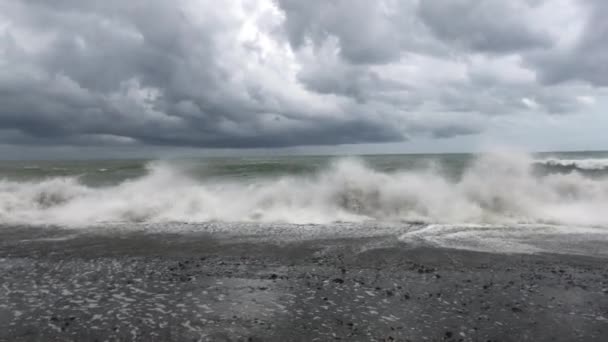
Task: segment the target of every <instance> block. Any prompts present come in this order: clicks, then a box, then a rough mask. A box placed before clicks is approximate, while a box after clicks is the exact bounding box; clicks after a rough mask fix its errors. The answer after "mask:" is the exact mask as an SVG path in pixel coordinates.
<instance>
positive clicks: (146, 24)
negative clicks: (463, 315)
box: [0, 0, 608, 157]
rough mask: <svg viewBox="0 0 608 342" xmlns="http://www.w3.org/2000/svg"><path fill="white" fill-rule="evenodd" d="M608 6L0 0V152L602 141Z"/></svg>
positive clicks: (396, 0)
mask: <svg viewBox="0 0 608 342" xmlns="http://www.w3.org/2000/svg"><path fill="white" fill-rule="evenodd" d="M606 17H608V2H607V1H604V0H544V1H543V0H510V1H503V0H483V1H482V0H478V1H475V0H378V1H368V0H306V1H304V0H225V1H221V2H219V1H215V0H175V1H166V0H146V1H139V0H132V1H124V0H105V1H92V0H91V1H88V0H85V1H83V0H56V1H48V0H0V154H1V155H2V156H4V157H11V156H23V155H25V156H28V155H31V156H40V155H42V156H44V155H49V154H50V155H53V154H57V155H62V154H68V155H78V153H82V151H88V152H86V153H90V152H91V151H95V152H96V153H97V152H98V153H100V154H102V155H103V154H110V155H111V154H112V153H116V154H121V153H123V154H134V155H137V154H138V153H144V154H145V153H149V152H150V151H208V150H210V149H218V148H221V149H222V151H240V150H246V151H249V150H251V149H254V148H258V149H259V148H261V149H263V150H273V149H278V150H280V151H292V152H297V151H313V152H314V151H321V152H324V151H325V152H327V151H329V152H331V151H347V152H440V151H468V150H476V149H478V148H479V147H480V146H487V145H493V144H500V145H511V144H512V145H517V146H520V147H523V148H527V149H533V150H561V149H608V134H606V130H607V129H608V118H607V115H608V112H607V110H606V109H608V38H607V37H608V21H607V20H605V18H606ZM79 151H80V152H79Z"/></svg>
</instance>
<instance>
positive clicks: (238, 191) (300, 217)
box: [0, 152, 608, 254]
mask: <svg viewBox="0 0 608 342" xmlns="http://www.w3.org/2000/svg"><path fill="white" fill-rule="evenodd" d="M607 177H608V152H585V153H551V154H536V155H526V154H521V153H507V152H496V153H489V154H484V155H469V154H446V155H375V156H356V157H315V156H306V157H304V156H302V157H273V158H259V157H258V158H210V159H195V160H194V159H191V160H186V159H180V160H112V161H18V162H17V161H3V162H0V179H1V180H0V225H3V226H15V225H27V226H42V227H44V226H49V227H50V226H54V227H57V226H59V227H65V228H70V229H89V230H90V229H102V228H101V227H114V228H113V229H116V227H120V229H124V230H129V229H133V230H142V229H143V230H146V229H148V230H150V231H172V230H175V231H179V230H183V229H189V230H197V229H199V230H205V229H212V230H214V231H221V232H224V233H230V234H233V235H234V236H239V235H251V234H257V235H269V236H276V237H284V236H315V237H319V236H346V237H347V236H365V235H370V234H371V235H374V234H385V233H386V234H393V235H394V236H395V237H396V239H399V240H400V241H404V242H408V243H415V242H422V243H428V244H433V245H438V246H444V247H455V248H466V249H476V250H487V251H507V252H508V251H518V252H538V251H551V252H565V253H579V254H589V253H590V254H604V253H606V252H604V251H605V250H608V248H606V247H608V178H607Z"/></svg>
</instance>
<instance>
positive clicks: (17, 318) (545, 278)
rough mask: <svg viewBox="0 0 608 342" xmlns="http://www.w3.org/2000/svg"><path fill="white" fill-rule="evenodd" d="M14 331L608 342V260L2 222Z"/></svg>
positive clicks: (3, 302)
mask: <svg viewBox="0 0 608 342" xmlns="http://www.w3.org/2000/svg"><path fill="white" fill-rule="evenodd" d="M0 258H1V259H0V284H1V285H0V340H2V341H48V340H53V341H96V340H97V341H106V340H109V341H117V340H118V341H168V340H174V341H201V340H202V341H233V340H234V341H267V340H270V341H315V340H316V341H336V340H345V341H370V340H375V341H408V340H409V341H425V340H427V341H606V340H608V263H607V262H606V261H607V260H606V259H605V258H600V257H588V256H587V257H584V256H572V255H557V254H539V255H529V254H491V253H480V252H469V251H461V250H452V249H442V248H433V247H430V246H421V245H410V244H406V243H404V242H399V241H398V239H396V237H395V236H373V237H357V238H339V239H338V238H336V239H329V238H326V239H304V240H295V239H294V240H281V241H275V240H273V239H272V238H270V237H263V236H258V237H250V238H246V239H234V238H228V237H224V236H221V235H215V234H200V233H180V234H161V233H158V234H146V233H141V232H140V233H135V232H134V233H112V234H109V233H104V234H100V233H98V234H91V233H88V234H83V233H78V234H75V233H74V232H73V231H64V230H52V229H34V228H23V227H12V228H9V227H4V228H3V229H1V230H0Z"/></svg>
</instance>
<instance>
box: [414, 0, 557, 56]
mask: <svg viewBox="0 0 608 342" xmlns="http://www.w3.org/2000/svg"><path fill="white" fill-rule="evenodd" d="M517 5H521V6H522V7H523V8H518V7H520V6H517ZM526 7H528V6H527V4H526V2H518V1H502V0H488V1H479V0H430V1H421V2H420V8H419V13H420V16H421V18H422V19H423V21H424V22H425V23H426V24H427V25H428V27H430V28H431V29H432V31H433V32H434V33H435V34H436V35H437V36H438V37H439V38H440V39H442V40H446V41H448V42H453V43H456V44H459V45H462V46H464V47H466V48H470V49H473V50H478V51H484V52H492V53H506V52H511V51H520V50H525V49H531V48H542V47H548V46H550V45H551V39H550V37H549V36H548V35H547V34H546V33H545V32H542V31H539V30H535V29H534V28H532V27H530V25H529V23H528V22H526V21H525V19H524V18H523V17H522V13H523V12H524V11H525V10H526Z"/></svg>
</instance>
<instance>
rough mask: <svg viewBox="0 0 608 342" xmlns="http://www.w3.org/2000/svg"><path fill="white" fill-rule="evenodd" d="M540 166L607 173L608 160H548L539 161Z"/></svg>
mask: <svg viewBox="0 0 608 342" xmlns="http://www.w3.org/2000/svg"><path fill="white" fill-rule="evenodd" d="M537 163H538V164H541V165H546V166H549V167H554V168H559V169H569V170H577V169H578V170H589V171H605V170H608V158H590V159H558V158H548V159H543V160H538V161H537Z"/></svg>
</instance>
